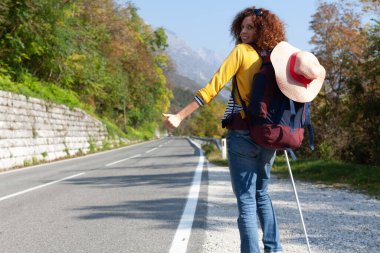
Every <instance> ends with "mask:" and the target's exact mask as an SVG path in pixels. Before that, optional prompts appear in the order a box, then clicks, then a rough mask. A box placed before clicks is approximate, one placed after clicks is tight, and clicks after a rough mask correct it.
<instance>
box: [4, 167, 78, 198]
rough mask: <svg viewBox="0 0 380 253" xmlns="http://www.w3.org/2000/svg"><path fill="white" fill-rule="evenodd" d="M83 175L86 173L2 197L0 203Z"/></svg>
mask: <svg viewBox="0 0 380 253" xmlns="http://www.w3.org/2000/svg"><path fill="white" fill-rule="evenodd" d="M83 174H84V172H82V173H79V174H76V175H72V176H69V177H65V178H62V179H59V180H56V181H53V182H50V183H47V184H42V185H39V186H36V187H32V188H29V189H26V190H24V191H20V192H16V193H13V194H10V195H7V196H4V197H1V198H0V202H1V201H3V200H6V199H10V198H13V197H16V196H19V195H21V194H24V193H27V192H31V191H34V190H37V189H41V188H43V187H46V186H49V185H52V184H56V183H59V182H62V181H64V180H67V179H70V178H74V177H78V176H80V175H83Z"/></svg>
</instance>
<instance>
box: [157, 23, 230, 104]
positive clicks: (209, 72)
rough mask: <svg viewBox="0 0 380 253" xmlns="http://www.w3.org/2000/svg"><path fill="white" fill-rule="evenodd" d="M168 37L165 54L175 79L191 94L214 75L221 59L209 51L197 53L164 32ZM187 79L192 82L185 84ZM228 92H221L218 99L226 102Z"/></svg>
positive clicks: (204, 49)
mask: <svg viewBox="0 0 380 253" xmlns="http://www.w3.org/2000/svg"><path fill="white" fill-rule="evenodd" d="M165 32H166V35H167V37H168V45H169V46H168V48H167V50H166V53H167V54H168V55H169V56H170V58H171V59H172V61H173V63H174V65H175V69H176V77H177V79H181V84H178V85H180V86H181V87H183V88H187V89H188V90H191V91H193V92H195V91H197V90H199V89H200V88H202V87H203V86H204V85H206V84H207V83H208V82H209V81H210V79H211V77H212V76H213V75H214V73H215V72H216V71H217V70H218V68H219V66H220V64H221V63H222V62H223V57H221V56H220V55H218V54H217V53H216V52H215V51H213V50H211V49H206V48H201V49H199V50H197V51H195V50H194V49H192V48H191V47H190V46H188V45H187V44H186V42H185V41H184V40H183V39H181V38H180V37H178V36H177V35H176V34H174V33H173V32H171V31H168V30H166V31H165ZM179 76H182V77H187V78H189V79H191V80H193V81H194V82H188V83H187V82H186V80H185V79H184V78H179ZM229 94H230V93H229V91H227V90H225V89H224V90H222V91H221V92H220V93H219V95H218V97H219V98H220V99H222V100H228V98H229Z"/></svg>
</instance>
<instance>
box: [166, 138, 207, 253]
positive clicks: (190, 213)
mask: <svg viewBox="0 0 380 253" xmlns="http://www.w3.org/2000/svg"><path fill="white" fill-rule="evenodd" d="M190 141H191V140H190ZM191 142H192V143H193V144H194V145H196V146H197V147H198V148H199V151H200V156H199V162H198V166H197V169H196V170H195V174H194V177H193V182H192V184H191V187H190V190H189V195H188V197H187V202H186V206H185V210H184V211H183V214H182V217H181V221H180V223H179V225H178V227H177V231H176V233H175V236H174V239H173V241H172V245H171V247H170V251H169V253H186V251H187V244H188V243H189V238H190V234H191V229H192V226H193V221H194V215H195V210H196V208H197V204H198V197H199V190H200V186H201V179H202V172H203V164H204V156H203V153H202V150H201V149H200V147H199V145H197V144H196V143H194V142H193V141H191Z"/></svg>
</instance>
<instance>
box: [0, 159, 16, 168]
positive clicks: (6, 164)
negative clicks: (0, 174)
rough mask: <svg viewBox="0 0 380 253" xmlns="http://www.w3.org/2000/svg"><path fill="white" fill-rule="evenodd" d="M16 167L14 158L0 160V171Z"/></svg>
mask: <svg viewBox="0 0 380 253" xmlns="http://www.w3.org/2000/svg"><path fill="white" fill-rule="evenodd" d="M16 165H17V159H15V158H6V159H0V169H7V168H11V167H14V166H16Z"/></svg>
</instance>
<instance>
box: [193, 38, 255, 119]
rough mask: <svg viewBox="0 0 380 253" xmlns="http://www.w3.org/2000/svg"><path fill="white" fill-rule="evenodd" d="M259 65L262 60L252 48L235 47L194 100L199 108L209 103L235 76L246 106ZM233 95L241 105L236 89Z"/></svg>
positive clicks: (245, 45)
mask: <svg viewBox="0 0 380 253" xmlns="http://www.w3.org/2000/svg"><path fill="white" fill-rule="evenodd" d="M261 63H262V60H261V58H260V56H259V54H258V53H257V52H256V50H255V49H254V48H253V47H251V46H250V45H248V44H238V45H236V46H235V48H234V49H233V50H232V51H231V53H230V54H229V55H228V57H227V58H226V59H225V60H224V62H223V63H222V65H221V66H220V68H219V69H218V71H217V72H216V73H215V74H214V76H213V77H212V78H211V80H210V82H209V83H208V84H207V85H206V86H205V87H204V88H202V89H200V90H199V91H198V92H197V93H196V96H195V100H196V101H197V102H198V103H199V104H200V105H201V106H202V105H204V104H207V103H209V102H210V101H211V100H212V99H213V98H214V97H215V96H216V95H217V94H218V93H219V91H221V90H222V89H223V87H224V86H225V85H226V83H227V82H228V81H229V80H231V78H232V77H233V76H234V75H235V74H236V80H237V85H238V88H239V92H240V95H241V97H242V99H243V100H244V101H245V104H246V105H248V104H249V97H250V92H251V85H252V80H253V76H254V75H255V74H256V73H257V72H258V71H259V70H260V67H261ZM234 93H235V94H234V95H235V101H236V102H237V103H238V104H239V105H241V103H240V99H239V97H238V95H237V92H236V89H235V92H234ZM242 114H243V113H242ZM243 115H244V114H243ZM243 117H244V116H243Z"/></svg>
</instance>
